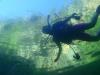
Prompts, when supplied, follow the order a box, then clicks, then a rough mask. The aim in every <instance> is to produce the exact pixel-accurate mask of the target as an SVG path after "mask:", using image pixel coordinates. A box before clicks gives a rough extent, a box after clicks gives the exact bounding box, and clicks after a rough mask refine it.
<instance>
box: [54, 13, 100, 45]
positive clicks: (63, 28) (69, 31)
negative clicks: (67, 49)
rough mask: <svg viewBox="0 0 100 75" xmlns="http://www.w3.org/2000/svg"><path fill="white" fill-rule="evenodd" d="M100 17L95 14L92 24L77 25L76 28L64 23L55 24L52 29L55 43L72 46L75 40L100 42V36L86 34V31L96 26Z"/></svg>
mask: <svg viewBox="0 0 100 75" xmlns="http://www.w3.org/2000/svg"><path fill="white" fill-rule="evenodd" d="M98 16H99V15H98V14H95V15H94V16H93V18H92V20H91V22H89V23H81V24H76V25H74V26H71V25H68V24H66V23H64V22H63V21H60V22H57V23H55V24H54V25H53V27H52V36H53V39H54V41H57V42H63V43H66V44H70V43H71V42H72V41H73V40H83V41H98V40H100V34H97V35H96V36H94V35H90V34H88V33H86V32H85V30H87V29H90V28H92V27H94V26H95V25H96V22H97V18H98Z"/></svg>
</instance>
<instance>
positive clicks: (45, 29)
mask: <svg viewBox="0 0 100 75" xmlns="http://www.w3.org/2000/svg"><path fill="white" fill-rule="evenodd" d="M42 32H43V33H45V34H51V27H50V26H49V25H47V26H43V28H42Z"/></svg>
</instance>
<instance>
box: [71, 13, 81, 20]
mask: <svg viewBox="0 0 100 75" xmlns="http://www.w3.org/2000/svg"><path fill="white" fill-rule="evenodd" d="M72 18H74V19H76V20H80V18H81V16H79V15H78V14H77V13H73V14H72Z"/></svg>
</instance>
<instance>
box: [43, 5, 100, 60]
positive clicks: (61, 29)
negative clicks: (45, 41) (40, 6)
mask: <svg viewBox="0 0 100 75" xmlns="http://www.w3.org/2000/svg"><path fill="white" fill-rule="evenodd" d="M99 15H100V5H99V6H98V7H97V9H96V12H95V14H94V15H93V18H92V19H91V21H90V22H88V23H80V24H75V25H71V24H68V22H69V21H70V20H71V18H74V19H76V20H80V18H81V16H78V15H77V14H76V13H73V14H72V15H71V16H69V17H67V18H65V19H64V20H61V21H58V22H56V23H54V24H53V25H52V26H51V25H50V23H49V19H50V15H48V18H47V23H48V25H46V26H43V28H42V32H43V33H45V34H49V35H51V36H53V41H54V42H55V43H56V44H57V46H58V48H59V52H58V55H57V58H56V59H55V62H56V61H57V60H58V59H59V57H60V54H61V51H62V47H61V43H65V44H68V45H69V44H72V41H74V40H82V41H88V42H92V41H99V40H100V31H99V32H97V35H90V34H88V33H86V32H85V30H88V29H90V28H93V27H94V26H95V25H96V22H97V19H98V16H99ZM74 53H75V52H74ZM73 57H74V58H76V59H80V55H79V54H78V53H75V56H73Z"/></svg>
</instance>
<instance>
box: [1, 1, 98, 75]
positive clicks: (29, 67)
mask: <svg viewBox="0 0 100 75" xmlns="http://www.w3.org/2000/svg"><path fill="white" fill-rule="evenodd" d="M99 3H100V0H88V1H87V0H75V1H74V2H73V4H71V5H70V7H69V8H68V9H67V10H66V7H64V8H62V10H61V12H59V13H57V14H58V15H59V16H60V17H65V16H67V15H70V14H71V13H73V11H74V12H77V13H79V14H80V13H82V14H83V17H82V20H80V21H78V22H77V21H74V20H72V21H71V22H72V23H73V24H75V23H80V22H88V21H89V20H90V19H91V16H92V15H93V13H94V12H95V9H96V7H97V6H98V5H99ZM78 4H79V5H78ZM51 15H52V17H51V23H53V22H54V20H56V19H57V17H55V15H54V14H52V13H51ZM46 24H47V22H46V17H45V16H43V15H37V16H36V15H33V16H32V17H30V18H25V19H23V18H21V19H16V20H7V21H0V75H99V74H100V58H99V57H100V47H99V45H100V41H97V42H85V41H74V42H75V45H74V46H73V47H74V48H75V50H76V51H77V52H79V53H80V55H81V59H80V60H75V59H74V58H73V51H72V50H71V48H70V47H69V46H68V45H64V44H63V52H62V54H61V57H60V59H59V60H58V61H57V62H54V59H55V58H56V56H57V52H58V48H57V47H56V44H55V43H54V42H53V41H52V37H48V35H46V34H43V33H42V32H41V28H42V26H44V25H46ZM99 29H100V17H99V19H98V22H97V24H96V26H95V27H94V28H92V29H90V30H88V31H87V32H88V33H90V34H94V35H95V33H96V32H97V31H98V30H99ZM47 39H48V40H47Z"/></svg>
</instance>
